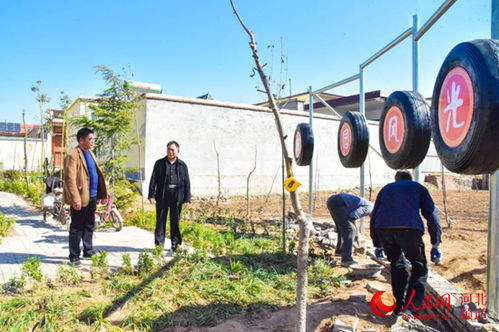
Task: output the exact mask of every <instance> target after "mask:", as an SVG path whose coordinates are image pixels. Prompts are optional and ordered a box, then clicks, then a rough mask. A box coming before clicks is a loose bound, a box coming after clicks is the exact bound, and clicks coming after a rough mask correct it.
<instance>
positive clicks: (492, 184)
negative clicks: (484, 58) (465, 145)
mask: <svg viewBox="0 0 499 332" xmlns="http://www.w3.org/2000/svg"><path fill="white" fill-rule="evenodd" d="M491 12H492V13H491V14H492V15H491V22H490V25H491V27H490V36H491V38H493V39H499V0H491ZM489 193H490V194H489V197H490V198H489V199H490V202H489V233H488V239H487V298H488V300H487V313H488V316H489V318H491V319H493V320H495V321H496V322H499V294H497V293H498V291H499V244H498V242H497V233H498V231H499V171H495V172H494V173H492V174H490V176H489Z"/></svg>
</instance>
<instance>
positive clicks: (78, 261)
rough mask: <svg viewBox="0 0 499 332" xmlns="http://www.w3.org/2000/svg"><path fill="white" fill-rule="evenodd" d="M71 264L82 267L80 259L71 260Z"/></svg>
mask: <svg viewBox="0 0 499 332" xmlns="http://www.w3.org/2000/svg"><path fill="white" fill-rule="evenodd" d="M69 264H71V265H75V266H79V265H81V261H80V259H79V258H70V259H69Z"/></svg>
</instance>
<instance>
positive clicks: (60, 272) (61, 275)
mask: <svg viewBox="0 0 499 332" xmlns="http://www.w3.org/2000/svg"><path fill="white" fill-rule="evenodd" d="M56 280H57V281H59V282H61V283H63V284H64V285H78V284H80V283H81V282H82V277H81V275H80V273H79V272H78V269H77V268H76V267H74V266H73V265H68V264H62V265H59V267H57V272H56Z"/></svg>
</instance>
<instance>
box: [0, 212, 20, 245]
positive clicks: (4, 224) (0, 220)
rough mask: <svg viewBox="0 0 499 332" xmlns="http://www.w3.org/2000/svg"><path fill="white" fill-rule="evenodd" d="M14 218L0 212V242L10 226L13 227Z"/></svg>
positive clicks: (9, 229) (10, 228) (8, 231)
mask: <svg viewBox="0 0 499 332" xmlns="http://www.w3.org/2000/svg"><path fill="white" fill-rule="evenodd" d="M15 223H16V220H15V219H14V218H9V217H6V216H5V215H3V214H2V213H0V243H1V242H2V237H5V236H7V235H8V234H9V233H10V231H11V230H12V228H14V224H15Z"/></svg>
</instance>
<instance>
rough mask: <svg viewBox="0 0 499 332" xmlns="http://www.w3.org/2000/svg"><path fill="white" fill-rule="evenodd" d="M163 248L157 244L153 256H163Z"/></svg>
mask: <svg viewBox="0 0 499 332" xmlns="http://www.w3.org/2000/svg"><path fill="white" fill-rule="evenodd" d="M164 248H165V247H164V246H162V245H161V244H158V245H156V246H155V247H154V250H153V253H154V256H156V257H162V256H163V249H164Z"/></svg>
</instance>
